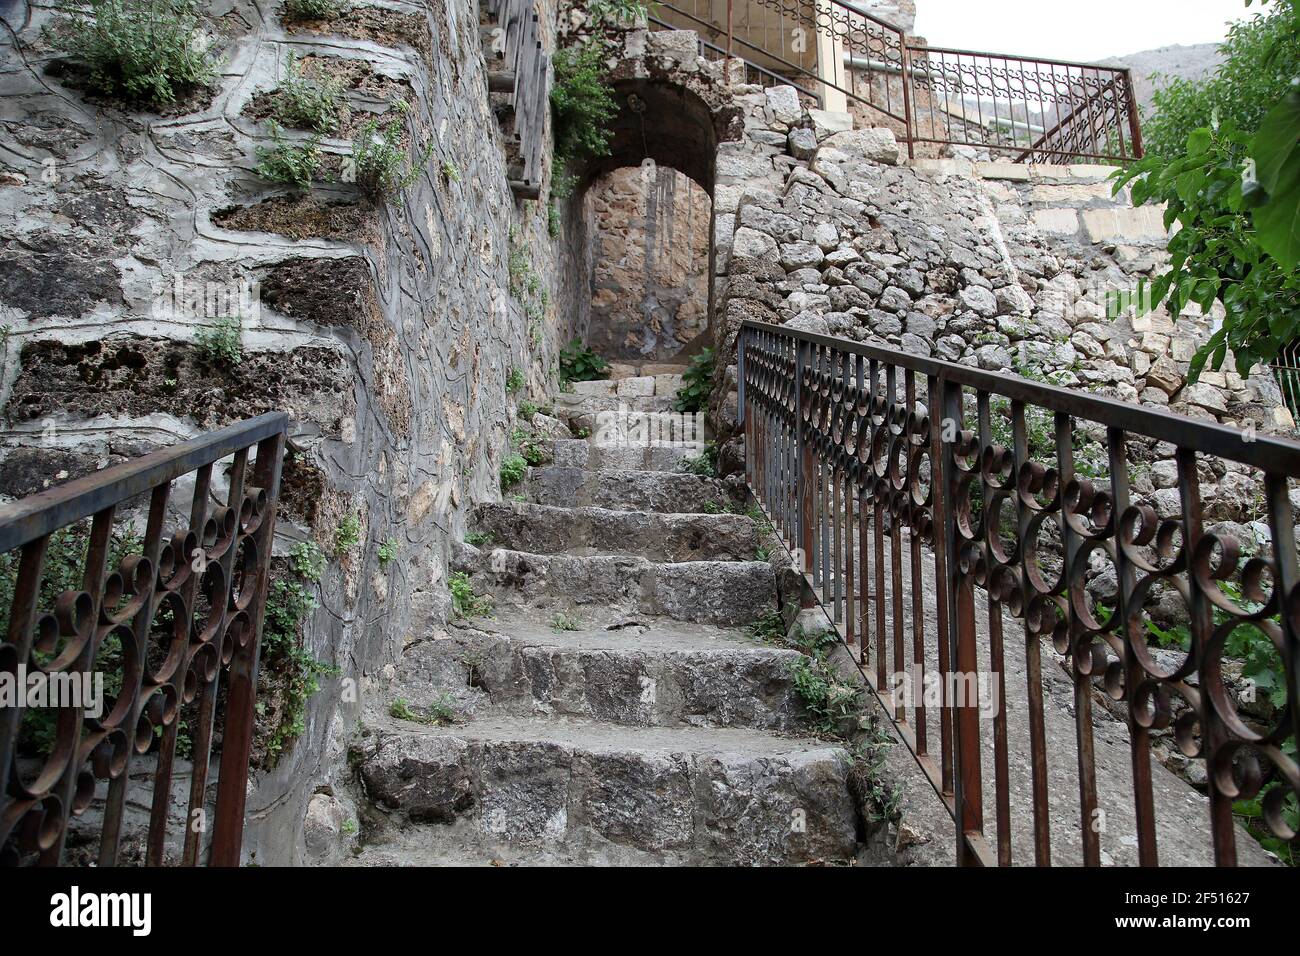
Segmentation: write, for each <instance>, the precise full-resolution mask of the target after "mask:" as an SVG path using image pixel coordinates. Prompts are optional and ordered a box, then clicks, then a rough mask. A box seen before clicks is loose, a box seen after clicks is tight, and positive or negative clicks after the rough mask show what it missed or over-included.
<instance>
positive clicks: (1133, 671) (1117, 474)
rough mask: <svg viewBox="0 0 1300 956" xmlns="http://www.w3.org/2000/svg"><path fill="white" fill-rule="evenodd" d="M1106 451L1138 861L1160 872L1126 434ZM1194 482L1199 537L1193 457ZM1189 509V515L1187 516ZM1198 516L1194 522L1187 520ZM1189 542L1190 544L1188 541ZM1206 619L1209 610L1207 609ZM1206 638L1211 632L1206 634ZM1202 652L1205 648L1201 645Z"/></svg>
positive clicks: (1186, 497)
mask: <svg viewBox="0 0 1300 956" xmlns="http://www.w3.org/2000/svg"><path fill="white" fill-rule="evenodd" d="M1106 446H1107V450H1108V452H1109V457H1110V488H1111V497H1112V501H1113V507H1112V509H1111V517H1110V521H1111V528H1112V532H1111V544H1112V545H1113V546H1114V548H1115V573H1116V578H1117V579H1118V581H1119V599H1118V604H1117V605H1116V608H1115V622H1116V623H1115V628H1116V635H1117V636H1118V637H1119V639H1120V640H1121V641H1122V642H1123V644H1122V646H1123V648H1124V654H1123V661H1122V663H1123V667H1124V696H1125V699H1126V700H1127V701H1128V708H1127V710H1128V726H1129V752H1130V755H1131V756H1132V762H1133V801H1134V802H1133V806H1134V813H1135V815H1136V817H1137V838H1138V859H1139V860H1140V862H1141V863H1142V865H1143V866H1156V865H1157V857H1156V817H1155V800H1154V798H1153V796H1152V793H1151V739H1150V735H1149V732H1148V730H1147V728H1146V727H1143V726H1142V725H1141V724H1140V723H1138V721H1137V716H1136V712H1135V711H1134V709H1133V698H1134V695H1135V694H1136V693H1137V685H1138V682H1139V681H1140V680H1141V679H1142V677H1143V671H1142V665H1141V664H1139V663H1138V660H1137V657H1136V655H1135V654H1134V653H1133V634H1132V627H1135V626H1137V623H1138V619H1139V617H1140V615H1141V613H1142V609H1141V607H1137V608H1133V607H1132V606H1131V605H1132V597H1133V586H1134V573H1133V566H1132V564H1131V562H1130V561H1129V558H1128V555H1127V554H1125V552H1124V548H1123V546H1122V542H1121V540H1120V527H1119V525H1120V518H1121V517H1123V515H1124V513H1125V512H1126V511H1128V507H1129V486H1128V456H1127V455H1126V454H1125V441H1124V432H1122V431H1121V430H1120V429H1118V428H1108V429H1106ZM1184 454H1185V453H1183V452H1182V451H1181V450H1180V452H1179V471H1180V476H1179V477H1180V484H1182V482H1183V476H1182V474H1181V472H1182V470H1183V465H1184V460H1183V459H1184ZM1190 466H1191V469H1192V478H1191V484H1190V486H1188V485H1186V484H1182V487H1181V488H1180V491H1181V492H1182V499H1183V507H1184V509H1185V512H1184V521H1185V522H1186V525H1185V531H1186V532H1188V534H1195V535H1196V537H1197V538H1199V536H1200V520H1201V513H1200V499H1199V495H1198V493H1197V491H1196V478H1195V471H1196V461H1195V456H1194V455H1192V456H1191V463H1190ZM1186 509H1190V511H1188V510H1186ZM1192 512H1194V516H1192V517H1189V514H1191V513H1192ZM1185 540H1186V539H1185ZM1194 545H1195V541H1194V540H1193V541H1191V542H1189V544H1188V546H1189V548H1190V547H1192V546H1194ZM1188 553H1189V554H1190V553H1191V552H1190V551H1189V552H1188ZM1202 610H1204V611H1205V613H1206V616H1207V618H1208V615H1209V610H1208V605H1206V606H1203V608H1202ZM1130 614H1132V615H1133V617H1134V621H1133V622H1132V624H1130V621H1129V616H1130ZM1192 621H1193V633H1195V622H1196V615H1195V613H1193V616H1192ZM1206 636H1208V632H1207V634H1206ZM1202 646H1203V645H1202ZM1227 809H1228V827H1229V829H1231V826H1232V804H1231V802H1230V801H1229V802H1228V804H1227Z"/></svg>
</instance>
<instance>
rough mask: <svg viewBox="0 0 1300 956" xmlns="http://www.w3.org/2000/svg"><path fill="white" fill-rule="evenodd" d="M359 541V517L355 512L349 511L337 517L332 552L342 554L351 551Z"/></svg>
mask: <svg viewBox="0 0 1300 956" xmlns="http://www.w3.org/2000/svg"><path fill="white" fill-rule="evenodd" d="M360 541H361V518H360V516H359V515H357V514H355V513H349V514H346V515H344V516H343V517H342V518H340V519H339V523H338V525H337V527H335V529H334V553H335V554H336V555H344V554H347V553H348V552H349V551H351V550H352V549H353V548H355V547H356V546H357V544H358V543H360Z"/></svg>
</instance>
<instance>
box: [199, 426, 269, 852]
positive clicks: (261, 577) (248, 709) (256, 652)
mask: <svg viewBox="0 0 1300 956" xmlns="http://www.w3.org/2000/svg"><path fill="white" fill-rule="evenodd" d="M283 462H284V433H283V432H280V433H277V434H275V435H272V436H271V437H270V438H266V439H263V440H262V441H260V442H258V445H257V461H256V463H255V466H254V469H253V474H254V479H253V480H254V482H255V487H257V488H258V489H259V490H261V491H263V492H265V494H266V510H265V511H264V512H263V514H262V518H261V520H260V522H259V524H258V526H257V530H256V532H255V533H254V534H253V536H252V537H253V543H254V546H255V547H256V549H257V554H258V555H259V557H261V560H260V561H259V563H258V568H257V589H256V591H255V592H254V593H255V595H256V597H255V598H254V600H253V602H252V604H251V605H250V606H249V609H248V613H249V617H250V619H251V621H252V622H253V632H252V633H251V634H250V635H249V636H248V640H247V642H246V643H245V644H244V646H243V647H240V648H237V649H236V651H235V657H234V660H232V661H231V663H230V675H229V678H228V683H227V686H228V687H229V695H228V698H227V701H226V726H227V734H226V737H225V739H223V741H222V751H221V771H220V778H219V779H218V781H217V805H216V812H215V814H214V820H213V828H212V850H211V855H210V859H209V862H210V863H211V864H212V865H213V866H238V865H239V857H240V848H241V846H242V843H243V835H244V805H245V801H246V799H247V796H248V789H247V787H246V786H245V783H244V779H243V778H244V776H245V775H246V774H244V773H234V772H230V771H232V770H236V769H238V768H241V767H243V768H247V766H248V759H249V756H250V754H251V753H252V745H253V730H254V721H255V716H254V715H255V710H254V708H255V704H256V700H257V671H258V667H259V663H260V662H259V658H260V656H261V647H262V618H263V616H264V615H263V612H264V610H265V607H266V599H267V592H268V590H269V589H270V581H269V576H270V560H269V558H270V554H271V546H272V543H273V541H274V539H275V519H276V503H277V502H278V501H279V499H280V474H281V471H282V469H283Z"/></svg>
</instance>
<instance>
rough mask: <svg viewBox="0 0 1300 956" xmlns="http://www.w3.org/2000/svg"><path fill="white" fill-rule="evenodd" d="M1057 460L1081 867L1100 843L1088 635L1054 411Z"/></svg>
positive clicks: (1095, 860)
mask: <svg viewBox="0 0 1300 956" xmlns="http://www.w3.org/2000/svg"><path fill="white" fill-rule="evenodd" d="M1055 422H1056V461H1057V474H1059V475H1060V476H1061V477H1060V482H1061V488H1062V500H1061V539H1062V547H1063V549H1064V551H1065V576H1066V578H1065V606H1066V612H1065V613H1066V615H1067V619H1068V623H1069V637H1070V646H1069V653H1070V661H1071V663H1070V676H1071V677H1072V678H1073V680H1074V727H1075V737H1076V740H1077V746H1078V759H1079V831H1080V837H1081V844H1082V849H1083V864H1084V866H1100V865H1101V844H1100V841H1099V837H1098V826H1099V821H1098V818H1097V775H1096V770H1095V767H1096V758H1095V756H1094V754H1093V747H1092V686H1091V684H1090V682H1089V678H1088V676H1087V675H1086V674H1084V673H1082V672H1080V670H1079V664H1078V661H1079V658H1080V655H1081V651H1082V648H1081V647H1080V644H1081V643H1082V642H1083V641H1088V642H1089V643H1091V640H1092V639H1091V638H1090V637H1087V636H1085V635H1084V634H1083V633H1082V628H1083V625H1082V624H1081V623H1080V622H1079V620H1078V615H1076V614H1075V611H1074V600H1073V597H1072V590H1073V585H1072V583H1071V574H1072V573H1073V569H1074V565H1075V562H1076V560H1077V558H1078V554H1079V542H1078V541H1077V540H1076V539H1077V537H1078V535H1077V534H1076V533H1075V532H1074V530H1073V529H1072V528H1071V527H1070V522H1069V520H1068V518H1067V517H1066V511H1067V509H1068V508H1069V505H1068V503H1067V502H1066V501H1065V499H1064V489H1066V488H1068V487H1069V485H1070V482H1071V481H1073V480H1074V434H1073V426H1072V424H1071V422H1070V416H1069V415H1067V414H1065V413H1064V412H1057V413H1056V415H1055Z"/></svg>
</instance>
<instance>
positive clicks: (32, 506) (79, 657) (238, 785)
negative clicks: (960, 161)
mask: <svg viewBox="0 0 1300 956" xmlns="http://www.w3.org/2000/svg"><path fill="white" fill-rule="evenodd" d="M286 423H287V416H286V415H285V414H284V413H281V412H275V413H269V414H266V415H262V416H260V417H258V418H254V419H250V420H248V421H246V422H242V423H239V424H236V425H232V426H230V427H228V428H225V429H222V430H220V431H217V432H213V433H211V434H209V435H205V436H202V437H200V438H197V439H194V440H192V441H189V442H186V443H184V444H180V445H176V446H174V447H171V448H167V449H164V450H161V451H158V452H155V453H153V454H150V455H146V456H144V457H143V458H140V459H137V460H135V461H131V462H126V463H124V464H121V465H117V466H115V467H112V468H108V469H105V470H104V471H101V472H98V473H96V474H92V475H89V476H87V477H85V478H80V479H77V480H74V481H70V482H68V483H66V484H64V485H60V486H57V487H55V488H53V489H51V490H49V491H46V492H42V493H40V494H37V495H32V496H30V497H28V498H23V499H21V500H18V501H15V502H12V503H9V504H5V505H0V555H3V556H4V558H5V564H4V567H3V569H0V577H3V578H4V581H3V582H2V583H3V586H4V596H5V598H6V600H7V603H8V609H7V610H8V622H7V625H8V630H7V631H6V633H5V635H4V639H3V641H0V678H3V679H6V680H7V681H9V682H10V687H11V688H16V689H17V690H18V692H19V693H22V692H23V688H24V686H25V685H26V684H27V683H28V682H27V681H24V680H23V675H34V678H35V682H36V683H38V684H40V685H41V686H44V687H45V688H46V689H47V696H46V697H44V698H41V699H36V701H35V702H36V704H37V705H38V706H37V707H36V708H33V707H31V706H5V707H0V857H2V858H3V861H4V862H5V863H6V864H22V865H26V864H33V863H39V864H44V865H52V864H58V863H60V862H61V861H62V860H63V857H64V850H65V844H66V842H67V839H68V835H69V831H70V829H71V827H72V825H73V822H74V820H75V819H76V818H78V817H82V816H83V815H84V814H86V812H87V811H88V810H89V809H91V807H92V805H94V806H95V808H96V814H95V819H94V821H93V824H88V826H87V828H86V829H88V830H90V831H94V832H91V833H90V834H88V838H90V839H97V844H98V847H97V850H94V851H92V857H91V858H92V860H93V861H94V862H96V863H97V864H98V865H99V866H112V865H114V864H116V863H118V862H119V861H120V858H121V850H122V847H121V842H122V838H123V830H124V819H125V818H126V816H127V814H128V813H129V812H130V810H129V806H128V804H129V803H135V802H137V801H139V800H140V799H142V798H141V797H140V794H139V792H138V791H132V792H131V793H130V795H129V797H128V788H129V787H132V786H134V785H133V784H132V771H133V769H135V770H136V772H137V776H139V775H140V771H141V769H142V768H143V771H144V774H145V775H146V776H147V777H148V778H149V783H150V784H151V787H150V789H151V793H152V795H151V797H150V798H148V799H150V800H151V804H150V809H149V813H148V822H147V826H146V827H145V829H146V830H147V836H146V837H145V839H144V840H143V843H144V846H143V853H142V858H141V859H140V860H139V862H143V863H146V864H149V865H159V864H162V863H165V862H182V863H185V864H188V865H193V864H196V863H199V862H202V861H203V859H204V857H205V856H206V857H207V859H208V862H210V863H212V864H216V865H226V866H232V865H238V863H239V856H240V844H241V841H242V835H243V820H244V800H245V796H246V787H247V780H248V763H249V755H250V749H251V746H252V734H253V720H254V705H255V697H256V687H257V661H258V646H259V639H260V635H261V627H262V617H263V613H264V611H265V606H266V597H267V587H268V580H267V578H268V570H269V562H270V555H271V545H272V535H273V532H274V525H275V507H276V501H277V496H278V493H279V485H280V469H281V459H282V455H283V449H284V436H285V427H286ZM173 491H177V492H178V496H179V497H182V498H185V499H188V500H181V501H179V502H176V503H175V507H173V504H174V503H173V500H172V499H173ZM218 491H221V492H222V494H221V495H220V496H218ZM87 525H88V527H87ZM124 527H127V528H132V529H134V530H132V531H131V532H130V533H128V534H126V535H123V533H122V529H123V528H124ZM69 542H71V543H72V544H71V545H70V544H69ZM68 584H71V586H68V587H65V586H64V585H68ZM95 674H99V675H101V676H102V678H103V687H104V690H105V695H104V697H102V698H101V697H99V695H98V694H95V693H93V692H91V693H84V692H83V693H80V694H77V693H72V692H71V688H72V686H73V685H72V680H71V679H72V678H75V677H78V675H87V676H89V677H90V678H91V679H92V680H93V677H94V675H95ZM56 685H61V686H62V687H63V688H64V689H65V691H68V693H67V696H62V697H59V698H57V699H56V698H55V697H52V696H48V695H50V694H53V693H54V688H55V687H56ZM82 686H83V688H89V687H90V686H92V685H90V684H83V685H82ZM24 700H25V704H28V705H29V704H31V703H32V702H33V701H31V700H26V699H24ZM88 708H89V710H90V711H95V712H93V713H92V712H88ZM183 708H186V712H187V713H189V714H191V720H190V722H189V724H188V726H187V727H186V728H185V739H186V742H187V747H186V748H185V749H186V750H188V755H187V756H188V759H189V762H190V764H191V767H190V770H189V798H188V806H187V808H186V810H185V813H184V815H183V818H182V819H181V820H180V821H179V825H180V827H183V837H181V838H179V839H178V837H179V834H178V833H177V832H176V829H177V822H178V821H177V820H175V819H174V817H173V815H172V813H171V809H172V808H171V803H172V797H173V790H174V789H175V788H176V787H177V786H178V785H179V786H183V782H182V781H181V780H180V779H179V778H177V760H178V737H179V736H180V731H181V713H182V709H183ZM218 728H219V732H220V747H219V750H220V756H219V761H220V763H219V771H218V773H217V778H216V781H215V783H214V784H210V782H209V765H210V764H211V763H212V762H213V754H214V751H215V750H216V749H217V748H216V747H215V745H214V732H216V731H217V729H218ZM214 786H215V789H216V796H215V801H213V799H212V795H211V793H210V792H209V791H210V790H211V789H212V787H214ZM169 828H170V829H171V830H172V832H171V839H172V841H173V842H171V843H169Z"/></svg>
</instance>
